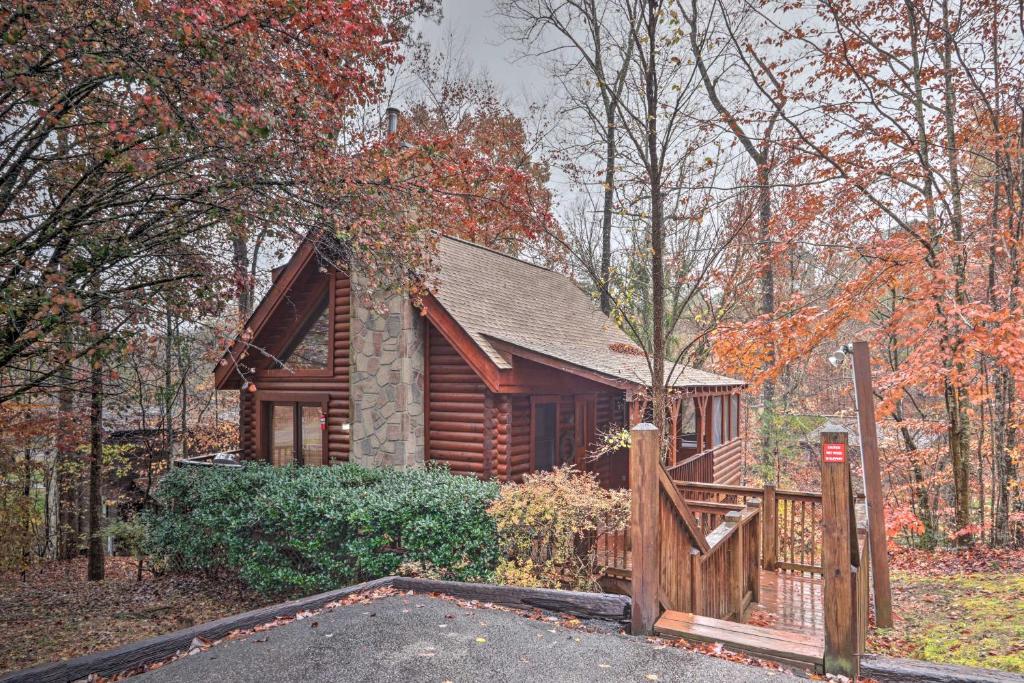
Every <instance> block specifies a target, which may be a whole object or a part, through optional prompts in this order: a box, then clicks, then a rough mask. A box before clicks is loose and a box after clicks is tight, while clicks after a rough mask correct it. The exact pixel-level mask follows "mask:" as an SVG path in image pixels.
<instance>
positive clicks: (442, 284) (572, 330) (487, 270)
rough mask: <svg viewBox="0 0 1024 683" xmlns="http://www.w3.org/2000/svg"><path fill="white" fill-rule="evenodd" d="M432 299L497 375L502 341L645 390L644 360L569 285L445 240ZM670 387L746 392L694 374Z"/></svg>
mask: <svg viewBox="0 0 1024 683" xmlns="http://www.w3.org/2000/svg"><path fill="white" fill-rule="evenodd" d="M438 259H439V266H440V272H439V274H438V285H437V291H436V292H435V298H436V299H437V300H438V302H439V303H440V304H441V305H442V306H443V307H444V308H445V310H446V311H447V312H448V313H449V314H450V315H451V316H452V317H453V318H454V319H455V321H456V322H457V323H459V325H460V326H461V327H462V328H463V329H464V330H465V331H466V333H468V334H469V336H470V337H471V338H472V339H473V341H475V342H476V343H477V345H478V346H479V347H480V349H481V350H482V351H483V352H484V353H486V354H487V355H488V356H489V357H490V359H491V360H492V361H494V363H495V364H496V365H497V366H498V367H499V368H509V367H511V366H510V365H509V363H508V361H507V360H506V359H505V357H503V356H502V354H500V353H499V352H498V349H497V348H495V343H494V342H505V343H507V344H511V345H512V346H516V347H520V348H522V349H526V350H528V351H532V352H534V353H537V354H541V355H543V356H546V357H549V358H552V359H555V360H558V361H562V362H564V363H568V364H571V365H575V366H578V367H580V368H584V369H586V370H590V371H593V372H597V373H599V374H601V375H606V376H608V377H609V378H612V379H617V380H626V381H627V382H632V383H635V384H640V385H643V386H648V385H649V384H650V371H649V370H648V367H647V361H646V359H645V358H644V357H643V356H642V355H636V354H635V353H627V352H623V351H621V350H616V348H618V349H623V348H629V347H632V348H635V345H634V344H633V343H632V342H631V340H630V339H629V338H628V337H627V336H626V335H625V333H623V332H622V330H620V329H619V328H618V326H617V325H616V324H615V323H614V322H612V321H611V320H610V319H609V318H608V316H606V315H604V314H603V313H602V312H601V310H600V309H599V308H598V307H597V306H596V305H595V303H594V302H593V301H592V300H591V298H590V297H589V296H588V295H587V294H586V293H585V292H583V291H582V290H581V289H580V288H579V287H577V286H576V285H575V284H574V283H573V282H572V281H571V280H570V279H569V278H567V277H565V276H564V275H561V274H559V273H556V272H554V271H551V270H548V269H546V268H542V267H540V266H536V265H533V264H531V263H527V262H525V261H520V260H518V259H515V258H513V257H511V256H506V255H505V254H501V253H499V252H496V251H491V250H490V249H486V248H484V247H481V246H479V245H476V244H472V243H470V242H464V241H462V240H458V239H453V238H449V237H446V238H443V239H441V240H440V245H439V254H438ZM675 375H676V376H675V377H673V380H674V381H673V385H674V386H676V387H679V388H682V387H695V386H699V387H707V386H742V385H743V384H744V382H742V381H740V380H736V379H731V378H729V377H723V376H721V375H715V374H712V373H710V372H704V371H703V370H696V369H694V368H682V369H681V370H680V369H677V370H676V373H675Z"/></svg>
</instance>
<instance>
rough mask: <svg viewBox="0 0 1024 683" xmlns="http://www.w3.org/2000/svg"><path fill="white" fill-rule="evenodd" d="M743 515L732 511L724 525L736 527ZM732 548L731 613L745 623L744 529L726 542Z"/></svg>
mask: <svg viewBox="0 0 1024 683" xmlns="http://www.w3.org/2000/svg"><path fill="white" fill-rule="evenodd" d="M742 517H743V513H742V512H740V511H739V510H730V511H729V512H728V513H726V515H725V521H724V522H723V524H724V525H726V526H728V527H734V526H736V525H737V524H739V523H740V519H742ZM726 542H727V543H729V544H730V545H731V546H732V548H731V550H732V558H731V559H732V563H731V564H730V565H729V567H728V571H729V582H728V584H727V585H728V586H729V611H730V612H731V613H732V614H733V615H735V618H736V621H743V592H744V591H743V529H737V530H736V532H735V533H733V535H732V536H730V537H729V540H728V541H726Z"/></svg>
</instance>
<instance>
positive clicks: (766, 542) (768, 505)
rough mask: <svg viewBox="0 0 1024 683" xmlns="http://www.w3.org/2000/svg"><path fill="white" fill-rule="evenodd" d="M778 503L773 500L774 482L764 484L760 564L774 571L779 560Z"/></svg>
mask: <svg viewBox="0 0 1024 683" xmlns="http://www.w3.org/2000/svg"><path fill="white" fill-rule="evenodd" d="M778 539H779V504H778V502H777V501H776V500H775V484H765V487H764V498H763V502H762V504H761V552H762V556H761V566H762V567H764V568H765V569H766V570H768V571H775V567H776V564H777V563H778V561H779V556H778V552H779V551H778V548H779V541H778Z"/></svg>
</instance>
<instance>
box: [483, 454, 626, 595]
mask: <svg viewBox="0 0 1024 683" xmlns="http://www.w3.org/2000/svg"><path fill="white" fill-rule="evenodd" d="M490 513H491V515H492V516H493V517H494V519H495V522H496V524H497V528H498V536H499V544H500V550H501V559H500V560H499V563H498V568H497V571H496V575H497V579H498V581H499V582H501V583H509V584H513V585H521V586H540V587H548V588H559V587H567V588H573V589H577V590H591V589H594V588H595V587H596V584H597V579H598V576H599V573H600V569H601V567H600V564H599V559H600V558H599V557H598V554H597V540H598V538H599V536H600V535H601V534H605V533H608V534H617V533H619V532H622V531H624V530H625V529H626V527H627V526H628V524H629V493H628V492H626V491H609V490H606V489H603V488H601V486H600V485H599V484H598V482H597V478H596V477H595V476H594V475H593V474H589V473H581V472H578V471H576V470H574V469H573V468H571V467H569V468H564V469H556V470H554V471H553V472H544V473H540V474H535V475H527V476H526V478H525V480H524V481H523V483H522V484H508V485H505V486H503V487H502V489H501V494H500V496H499V497H498V500H497V501H495V503H494V504H493V505H492V506H491V508H490Z"/></svg>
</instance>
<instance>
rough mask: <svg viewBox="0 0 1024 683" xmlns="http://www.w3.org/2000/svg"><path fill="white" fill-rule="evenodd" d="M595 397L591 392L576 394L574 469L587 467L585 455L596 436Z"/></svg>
mask: <svg viewBox="0 0 1024 683" xmlns="http://www.w3.org/2000/svg"><path fill="white" fill-rule="evenodd" d="M596 422H597V397H595V396H594V395H593V394H582V395H578V396H576V420H575V426H576V429H575V434H574V441H573V444H574V446H575V451H574V454H575V462H576V469H578V470H580V471H586V470H587V469H589V467H588V466H589V464H590V463H589V462H588V460H587V455H588V453H589V452H590V450H591V448H593V446H594V440H595V439H596V437H597V425H596Z"/></svg>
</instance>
